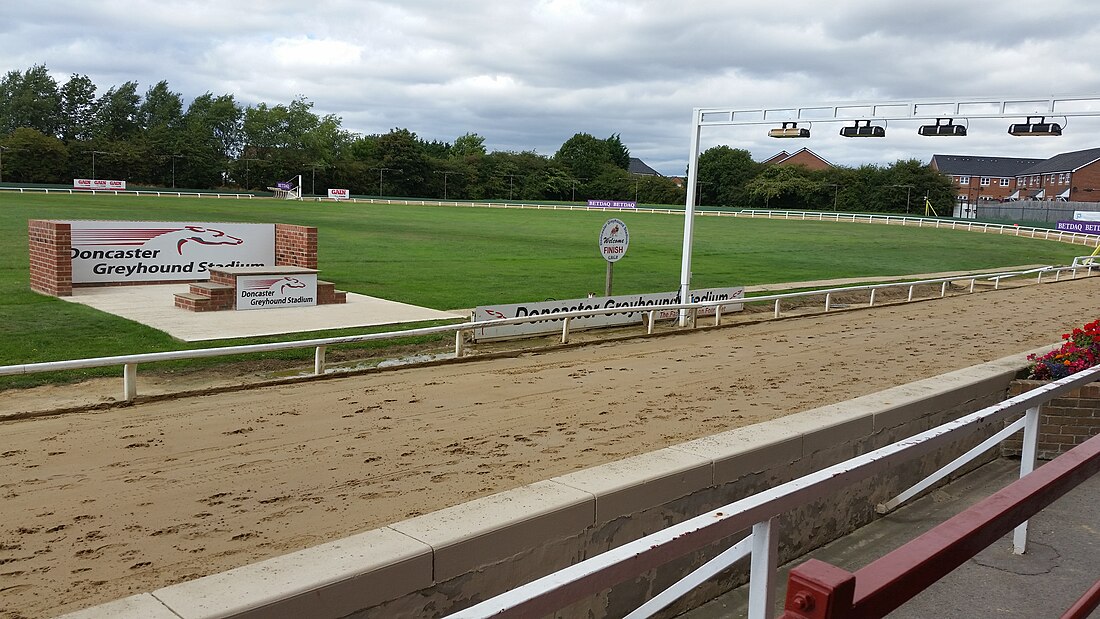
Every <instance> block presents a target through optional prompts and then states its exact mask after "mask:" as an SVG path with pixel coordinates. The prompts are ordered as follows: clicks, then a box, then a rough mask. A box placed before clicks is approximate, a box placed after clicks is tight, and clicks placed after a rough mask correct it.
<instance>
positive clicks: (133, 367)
mask: <svg viewBox="0 0 1100 619" xmlns="http://www.w3.org/2000/svg"><path fill="white" fill-rule="evenodd" d="M136 397H137V364H134V363H127V364H125V365H123V366H122V399H123V400H126V401H127V402H133V401H134V398H136Z"/></svg>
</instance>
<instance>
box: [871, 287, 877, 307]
mask: <svg viewBox="0 0 1100 619" xmlns="http://www.w3.org/2000/svg"><path fill="white" fill-rule="evenodd" d="M876 290H878V288H872V289H871V304H870V305H869V307H874V306H875V291H876Z"/></svg>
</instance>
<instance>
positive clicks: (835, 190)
mask: <svg viewBox="0 0 1100 619" xmlns="http://www.w3.org/2000/svg"><path fill="white" fill-rule="evenodd" d="M822 187H832V188H833V212H834V213H835V212H836V204H837V198H839V197H840V184H838V183H824V184H823V185H822Z"/></svg>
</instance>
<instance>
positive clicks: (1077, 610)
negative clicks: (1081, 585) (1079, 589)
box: [1062, 580, 1100, 619]
mask: <svg viewBox="0 0 1100 619" xmlns="http://www.w3.org/2000/svg"><path fill="white" fill-rule="evenodd" d="M1097 608H1100V580H1098V581H1096V584H1095V585H1093V586H1092V587H1091V588H1090V589H1089V590H1088V591H1086V592H1085V595H1082V596H1081V599H1079V600H1077V601H1076V602H1074V604H1073V606H1070V607H1069V610H1067V611H1066V614H1064V615H1062V619H1085V618H1086V617H1088V616H1089V615H1090V614H1091V613H1092V611H1094V610H1096V609H1097Z"/></svg>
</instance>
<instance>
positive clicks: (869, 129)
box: [840, 120, 886, 138]
mask: <svg viewBox="0 0 1100 619" xmlns="http://www.w3.org/2000/svg"><path fill="white" fill-rule="evenodd" d="M840 135H841V136H842V137H846V138H884V137H886V128H885V127H880V126H879V125H872V124H871V121H870V120H857V121H856V122H855V124H854V125H852V126H851V127H841V129H840Z"/></svg>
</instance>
